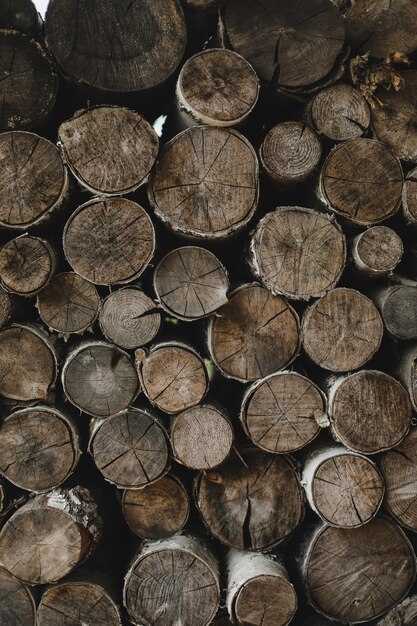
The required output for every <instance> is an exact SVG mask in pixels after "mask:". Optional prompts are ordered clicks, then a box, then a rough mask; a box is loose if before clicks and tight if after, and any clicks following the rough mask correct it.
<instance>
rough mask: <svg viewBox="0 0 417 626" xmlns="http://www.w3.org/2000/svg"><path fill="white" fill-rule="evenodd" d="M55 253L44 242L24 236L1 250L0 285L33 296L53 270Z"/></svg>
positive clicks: (47, 279)
mask: <svg viewBox="0 0 417 626" xmlns="http://www.w3.org/2000/svg"><path fill="white" fill-rule="evenodd" d="M55 259H56V253H55V251H54V250H53V248H52V247H51V246H50V245H49V243H48V242H47V241H44V240H43V239H39V237H30V236H28V235H23V236H22V237H16V239H11V240H10V241H8V242H7V243H6V244H4V246H3V247H2V248H1V249H0V276H1V284H2V286H3V287H4V289H6V290H7V291H10V292H11V293H15V294H17V295H19V296H33V295H34V294H35V293H37V292H38V291H40V290H41V289H42V288H43V287H45V286H46V285H47V284H48V282H49V281H50V279H51V277H52V274H53V273H54V271H55Z"/></svg>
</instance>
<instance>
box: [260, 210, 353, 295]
mask: <svg viewBox="0 0 417 626" xmlns="http://www.w3.org/2000/svg"><path fill="white" fill-rule="evenodd" d="M250 262H251V264H252V267H253V269H254V271H255V273H256V274H257V275H258V276H259V277H260V279H261V280H262V282H263V283H264V285H265V287H267V288H268V289H270V290H271V291H272V292H273V293H276V294H278V293H281V294H283V295H284V296H287V297H289V298H293V299H295V300H308V299H309V298H311V297H319V296H321V295H323V294H325V293H326V291H328V290H329V289H332V288H333V287H334V286H335V285H336V284H337V282H338V281H339V279H340V276H341V274H342V271H343V269H344V266H345V262H346V240H345V236H344V235H343V232H342V230H341V228H340V226H339V225H338V224H337V222H336V221H335V220H334V219H333V218H332V217H330V216H328V215H325V214H323V213H318V212H317V211H313V210H312V209H304V208H301V207H278V208H277V209H276V210H275V211H273V212H271V213H268V214H267V215H266V216H265V217H264V218H263V219H261V221H260V222H259V223H258V225H257V227H256V230H255V232H254V234H253V236H252V240H251V256H250Z"/></svg>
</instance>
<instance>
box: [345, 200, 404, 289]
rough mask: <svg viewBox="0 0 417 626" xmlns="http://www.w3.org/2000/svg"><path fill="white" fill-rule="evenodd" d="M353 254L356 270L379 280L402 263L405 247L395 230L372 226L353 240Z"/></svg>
mask: <svg viewBox="0 0 417 626" xmlns="http://www.w3.org/2000/svg"><path fill="white" fill-rule="evenodd" d="M403 206H404V203H403ZM351 252H352V258H353V262H354V264H355V266H356V269H358V270H359V271H360V272H363V273H365V274H367V275H368V276H370V277H372V278H377V277H381V276H386V275H387V274H391V273H392V272H393V270H394V269H395V268H396V266H397V265H398V263H399V262H400V261H401V258H402V255H403V252H404V246H403V242H402V241H401V238H400V237H399V235H397V233H396V232H395V230H392V229H391V228H388V226H372V227H371V228H368V229H367V230H365V231H363V233H360V234H359V235H357V236H356V237H355V238H354V239H353V241H352V244H351Z"/></svg>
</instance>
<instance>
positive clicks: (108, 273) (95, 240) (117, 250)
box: [63, 198, 155, 285]
mask: <svg viewBox="0 0 417 626" xmlns="http://www.w3.org/2000/svg"><path fill="white" fill-rule="evenodd" d="M63 245H64V253H65V256H66V257H67V259H68V262H69V264H70V265H71V266H72V268H73V269H74V271H76V272H77V274H80V276H82V277H83V278H85V279H86V280H89V281H90V282H92V283H95V284H96V285H113V284H115V283H125V282H129V281H131V280H133V279H134V278H137V277H138V276H140V274H141V273H142V272H143V270H144V269H145V268H146V266H147V265H148V263H149V261H150V260H151V258H152V255H153V253H154V248H155V233H154V228H153V225H152V222H151V219H150V217H149V216H148V214H147V213H146V211H145V210H144V209H143V208H142V207H141V206H139V204H136V202H132V201H130V200H126V199H125V198H108V199H106V200H104V199H94V200H90V202H87V203H86V204H83V205H82V206H80V207H79V208H78V209H77V210H76V211H75V212H74V213H73V214H72V215H71V217H70V219H69V220H68V222H67V224H66V226H65V229H64V235H63Z"/></svg>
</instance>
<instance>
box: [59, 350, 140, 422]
mask: <svg viewBox="0 0 417 626" xmlns="http://www.w3.org/2000/svg"><path fill="white" fill-rule="evenodd" d="M62 387H63V390H64V393H65V395H66V397H67V398H68V400H69V401H70V402H71V403H72V404H74V405H75V406H76V407H77V408H79V409H80V410H81V411H84V412H85V413H87V414H88V415H92V416H93V417H109V416H110V415H115V414H116V413H118V412H119V411H122V410H123V409H126V408H127V407H128V406H129V405H130V404H131V403H132V402H133V400H134V399H135V398H136V396H137V394H138V393H139V390H140V386H139V379H138V375H137V372H136V369H135V367H134V365H133V362H132V361H131V359H130V357H129V355H128V354H127V353H126V352H123V350H120V349H119V348H116V346H113V345H111V344H109V343H106V342H104V341H87V342H84V343H82V344H81V345H80V346H78V348H76V349H75V350H73V351H71V352H70V354H69V355H68V357H67V360H66V361H65V363H64V367H63V369H62Z"/></svg>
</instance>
